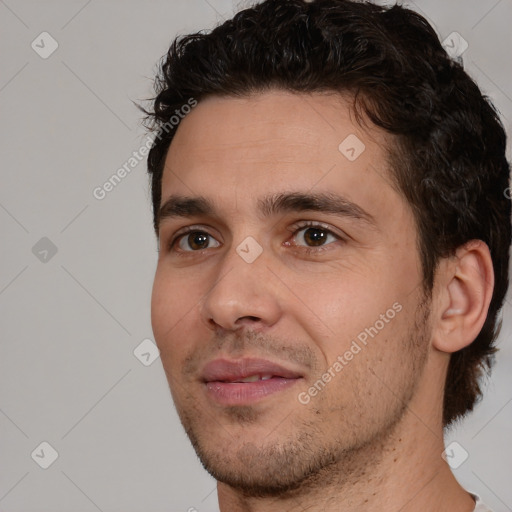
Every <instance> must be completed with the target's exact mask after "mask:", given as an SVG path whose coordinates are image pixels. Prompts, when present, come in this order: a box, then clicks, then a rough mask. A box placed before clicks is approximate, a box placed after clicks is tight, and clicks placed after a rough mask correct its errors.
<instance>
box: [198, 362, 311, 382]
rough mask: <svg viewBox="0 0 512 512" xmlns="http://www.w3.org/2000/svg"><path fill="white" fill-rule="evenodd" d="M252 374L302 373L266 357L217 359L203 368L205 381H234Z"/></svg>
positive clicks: (287, 376)
mask: <svg viewBox="0 0 512 512" xmlns="http://www.w3.org/2000/svg"><path fill="white" fill-rule="evenodd" d="M252 375H260V376H261V375H272V376H274V377H282V378H285V379H297V378H299V377H302V375H301V374H300V373H298V372H296V371H294V370H291V369H288V368H285V367H284V366H281V365H280V364H277V363H274V362H272V361H268V360H266V359H248V358H245V359H236V360H232V359H215V360H214V361H211V362H210V363H208V364H206V366H205V367H204V368H203V372H202V379H203V381H204V382H214V381H216V382H219V381H220V382H222V381H223V382H233V381H236V380H239V379H244V378H246V377H251V376H252Z"/></svg>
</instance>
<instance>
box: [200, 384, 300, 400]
mask: <svg viewBox="0 0 512 512" xmlns="http://www.w3.org/2000/svg"><path fill="white" fill-rule="evenodd" d="M298 380H300V379H283V378H272V379H268V380H257V381H256V382H220V381H216V382H207V383H206V389H207V391H208V395H209V396H210V397H212V398H213V399H214V400H215V401H216V402H218V403H220V404H222V405H249V404H253V403H255V402H258V401H260V400H262V399H263V398H265V397H267V396H270V395H273V394H275V393H278V392H280V391H284V390H285V389H288V388H290V387H291V386H293V385H294V384H295V383H296V382H297V381H298Z"/></svg>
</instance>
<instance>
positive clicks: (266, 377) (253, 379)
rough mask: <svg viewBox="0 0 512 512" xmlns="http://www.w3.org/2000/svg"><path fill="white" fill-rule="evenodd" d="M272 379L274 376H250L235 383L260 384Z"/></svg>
mask: <svg viewBox="0 0 512 512" xmlns="http://www.w3.org/2000/svg"><path fill="white" fill-rule="evenodd" d="M271 378H272V375H270V374H269V375H261V376H260V375H250V376H249V377H245V378H243V379H240V380H235V381H234V382H258V381H259V380H269V379H271Z"/></svg>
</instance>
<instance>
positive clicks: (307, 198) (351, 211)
mask: <svg viewBox="0 0 512 512" xmlns="http://www.w3.org/2000/svg"><path fill="white" fill-rule="evenodd" d="M258 210H259V213H260V215H261V217H262V218H267V217H271V216H273V215H277V214H279V213H289V212H307V211H314V212H322V213H329V214H333V215H336V216H339V217H343V218H350V219H354V220H358V221H362V222H364V223H366V224H368V225H369V226H370V227H376V226H377V223H376V220H375V218H374V217H373V216H372V215H371V214H370V213H368V212H367V211H365V210H364V209H363V208H361V207H360V206H359V205H357V204H356V203H354V202H352V201H349V200H348V199H347V198H345V197H343V196H340V195H337V194H334V193H322V192H317V193H303V192H287V193H278V194H272V195H270V196H266V197H264V198H261V199H259V200H258ZM215 215H216V209H215V205H214V203H213V202H212V201H211V200H210V199H208V198H206V197H204V196H197V197H189V196H181V195H171V196H170V197H169V198H168V199H167V200H166V201H165V202H164V203H163V204H162V206H161V208H160V209H159V211H158V218H157V226H160V223H161V222H162V221H163V220H168V219H172V218H189V217H199V216H215Z"/></svg>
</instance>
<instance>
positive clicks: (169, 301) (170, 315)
mask: <svg viewBox="0 0 512 512" xmlns="http://www.w3.org/2000/svg"><path fill="white" fill-rule="evenodd" d="M182 287H183V285H182V283H181V280H180V279H179V277H178V276H171V275H169V274H168V273H165V272H164V271H162V270H161V269H157V272H156V274H155V279H154V282H153V289H152V293H151V325H152V327H153V334H154V336H155V341H156V343H157V346H158V348H159V349H160V351H161V352H162V351H163V352H165V350H166V348H167V347H168V345H169V344H170V343H171V341H172V340H173V339H175V338H176V337H177V336H178V337H179V332H180V330H182V329H183V327H182V324H183V322H184V320H186V318H187V313H188V312H190V313H191V311H190V310H191V308H192V298H191V297H190V294H188V293H186V294H184V293H183V292H182V291H181V290H182Z"/></svg>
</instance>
